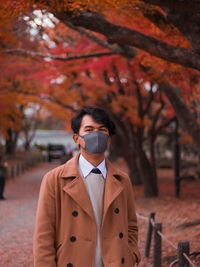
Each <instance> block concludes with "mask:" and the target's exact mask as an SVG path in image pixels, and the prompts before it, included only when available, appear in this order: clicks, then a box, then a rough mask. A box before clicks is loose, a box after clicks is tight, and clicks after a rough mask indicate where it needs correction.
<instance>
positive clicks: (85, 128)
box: [73, 115, 111, 148]
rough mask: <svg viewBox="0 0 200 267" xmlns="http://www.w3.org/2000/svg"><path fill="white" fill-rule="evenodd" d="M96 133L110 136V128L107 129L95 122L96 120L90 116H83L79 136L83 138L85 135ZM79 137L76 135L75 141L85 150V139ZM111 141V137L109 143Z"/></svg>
mask: <svg viewBox="0 0 200 267" xmlns="http://www.w3.org/2000/svg"><path fill="white" fill-rule="evenodd" d="M94 131H99V132H102V133H104V134H107V135H109V131H108V128H106V127H105V126H104V125H103V124H100V123H98V122H96V121H94V119H93V118H92V117H91V116H90V115H85V116H83V118H82V122H81V126H80V129H79V135H80V136H83V135H86V134H89V133H92V132H94ZM79 135H78V134H74V136H73V138H74V141H75V143H76V144H77V145H80V146H81V148H84V147H85V142H84V140H83V138H81V137H80V136H79ZM110 141H111V137H110V136H109V140H108V143H110Z"/></svg>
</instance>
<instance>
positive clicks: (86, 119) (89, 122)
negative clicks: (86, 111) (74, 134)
mask: <svg viewBox="0 0 200 267" xmlns="http://www.w3.org/2000/svg"><path fill="white" fill-rule="evenodd" d="M86 126H93V127H100V126H104V125H103V124H102V123H98V122H96V121H95V120H94V119H93V118H92V116H90V115H84V116H83V118H82V121H81V128H82V127H86Z"/></svg>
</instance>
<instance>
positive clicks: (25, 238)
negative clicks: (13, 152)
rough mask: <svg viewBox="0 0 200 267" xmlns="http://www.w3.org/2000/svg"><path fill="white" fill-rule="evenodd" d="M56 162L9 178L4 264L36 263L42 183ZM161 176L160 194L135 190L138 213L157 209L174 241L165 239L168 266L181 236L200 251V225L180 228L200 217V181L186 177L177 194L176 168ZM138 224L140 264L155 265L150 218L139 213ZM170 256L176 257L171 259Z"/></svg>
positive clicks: (1, 235) (2, 209) (3, 210)
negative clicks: (153, 195) (36, 224)
mask: <svg viewBox="0 0 200 267" xmlns="http://www.w3.org/2000/svg"><path fill="white" fill-rule="evenodd" d="M56 164H57V163H51V164H50V163H41V164H40V165H39V166H37V167H34V168H32V169H30V170H28V171H26V172H25V173H24V174H23V175H21V176H19V177H16V178H14V179H9V180H8V181H7V184H6V188H5V197H6V200H5V201H1V202H0V214H1V220H0V267H5V266H6V267H31V266H33V255H32V245H33V231H34V222H35V212H36V205H37V199H38V192H39V186H40V182H41V178H42V176H43V175H44V174H45V173H46V172H47V171H48V170H50V169H52V168H54V167H55V166H56ZM116 165H117V167H120V168H121V169H122V170H124V171H127V167H126V165H125V164H124V163H123V161H121V160H119V161H118V162H116ZM158 176H159V197H157V198H148V199H145V198H144V197H143V190H142V186H135V187H134V191H135V197H136V208H137V213H138V214H140V215H142V216H144V217H146V218H148V216H149V214H150V212H155V221H156V222H160V223H162V233H163V234H164V235H165V236H166V238H167V239H168V240H170V242H171V243H172V244H173V246H171V245H169V244H168V243H167V242H166V241H163V243H162V259H163V263H162V267H167V266H169V264H170V262H171V261H173V256H175V255H176V253H177V251H176V249H175V248H174V246H175V247H177V243H178V241H180V240H188V241H189V242H190V251H191V252H193V251H200V225H196V226H192V227H187V228H183V229H181V228H177V226H178V225H180V224H182V223H185V222H189V221H195V220H199V219H200V181H199V180H198V181H193V182H186V181H183V182H182V184H181V196H180V198H176V197H174V185H173V172H172V171H171V170H166V169H165V170H159V171H158ZM138 226H139V247H140V251H141V255H142V260H141V263H140V264H139V267H151V266H153V265H152V256H153V251H152V249H151V252H150V258H149V259H146V258H145V257H144V247H145V240H146V231H147V220H145V219H143V218H141V217H138ZM152 247H153V244H152ZM169 257H172V258H170V260H169ZM167 259H168V260H167ZM193 262H195V259H193ZM197 262H198V263H197ZM199 262H200V261H197V258H196V263H197V266H200V263H199ZM176 266H177V265H176ZM127 267H129V266H127Z"/></svg>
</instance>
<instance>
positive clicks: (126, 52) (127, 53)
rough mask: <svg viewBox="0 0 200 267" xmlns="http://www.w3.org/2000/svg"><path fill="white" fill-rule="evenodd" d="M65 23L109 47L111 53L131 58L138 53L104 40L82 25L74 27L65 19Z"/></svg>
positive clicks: (130, 48) (132, 49)
mask: <svg viewBox="0 0 200 267" xmlns="http://www.w3.org/2000/svg"><path fill="white" fill-rule="evenodd" d="M65 25H67V26H68V27H69V28H71V29H73V30H74V31H77V32H79V33H80V34H82V35H85V36H86V37H87V38H88V39H90V40H92V41H94V42H95V43H97V44H99V45H101V46H103V47H105V48H107V49H109V50H110V51H112V52H113V53H116V54H123V55H125V56H126V57H131V58H132V57H135V56H137V54H138V53H137V50H136V49H134V48H132V47H129V46H127V47H120V46H118V45H113V44H109V43H108V42H106V41H105V40H103V39H101V38H98V37H97V36H96V35H94V34H92V33H91V32H89V31H86V30H84V29H83V28H82V27H76V26H74V25H73V24H72V23H70V22H67V21H66V22H65Z"/></svg>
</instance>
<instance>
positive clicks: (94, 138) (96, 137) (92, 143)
mask: <svg viewBox="0 0 200 267" xmlns="http://www.w3.org/2000/svg"><path fill="white" fill-rule="evenodd" d="M80 137H81V138H83V140H84V142H85V148H84V149H85V151H87V152H88V153H91V154H98V153H103V152H105V151H106V149H107V146H108V138H109V135H108V134H104V133H101V132H99V131H95V132H92V133H89V134H86V135H83V136H80Z"/></svg>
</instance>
